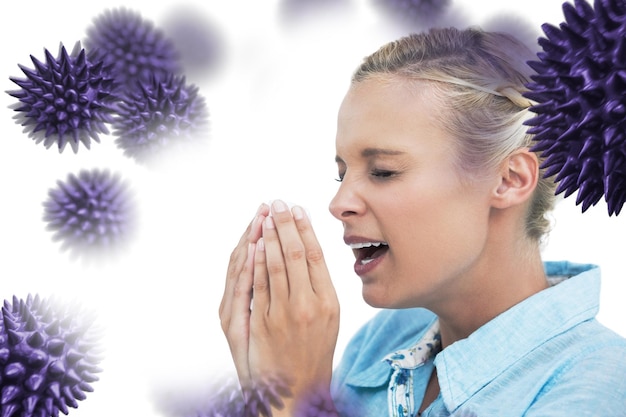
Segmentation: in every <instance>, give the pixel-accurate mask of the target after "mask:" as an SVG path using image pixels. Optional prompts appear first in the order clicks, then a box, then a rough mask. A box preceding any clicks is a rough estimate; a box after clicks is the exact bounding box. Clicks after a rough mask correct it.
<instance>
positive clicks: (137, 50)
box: [85, 7, 179, 89]
mask: <svg viewBox="0 0 626 417" xmlns="http://www.w3.org/2000/svg"><path fill="white" fill-rule="evenodd" d="M85 46H86V47H87V48H88V49H89V50H93V51H94V52H95V53H97V54H98V55H99V56H101V57H102V58H103V59H104V61H105V63H107V64H111V65H113V71H114V75H115V80H116V81H117V82H118V83H119V85H120V86H122V88H124V89H127V88H135V86H136V85H137V81H142V82H150V81H151V80H152V78H153V77H156V78H157V79H163V78H165V77H166V76H167V74H170V73H177V72H178V71H179V63H178V58H179V57H178V52H177V51H176V49H175V47H174V44H173V43H172V41H170V40H169V39H168V38H166V36H165V34H164V32H163V31H162V30H160V29H158V28H157V27H155V25H154V24H153V23H152V22H151V21H149V20H145V19H144V18H143V17H142V16H141V14H139V13H138V12H135V11H133V10H130V9H127V8H125V7H121V8H116V9H107V10H105V11H104V12H103V13H102V14H100V15H99V16H97V17H95V18H94V20H93V24H92V25H91V26H90V27H89V28H88V29H87V37H86V39H85Z"/></svg>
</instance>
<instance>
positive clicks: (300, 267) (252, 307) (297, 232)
mask: <svg viewBox="0 0 626 417" xmlns="http://www.w3.org/2000/svg"><path fill="white" fill-rule="evenodd" d="M270 212H271V215H270ZM219 314H220V321H221V326H222V330H223V331H224V334H225V335H226V338H227V340H228V344H229V347H230V350H231V354H232V356H233V360H234V363H235V368H236V370H237V375H238V378H239V380H240V383H241V385H242V387H245V386H253V385H255V384H259V383H262V382H263V381H277V382H278V383H279V384H280V385H281V386H286V387H287V388H288V391H289V394H288V395H286V392H284V391H283V394H285V396H283V398H281V401H279V402H278V403H275V404H273V410H272V413H273V415H274V416H276V415H277V414H281V413H282V414H284V415H293V413H294V409H295V407H297V406H298V401H306V396H307V395H308V394H311V395H312V394H313V393H314V392H315V393H316V394H318V393H319V392H320V390H321V391H322V392H324V391H328V390H329V386H330V378H331V375H332V362H333V355H334V350H335V345H336V342H337V334H338V331H339V302H338V300H337V295H336V293H335V289H334V287H333V284H332V282H331V279H330V275H329V273H328V268H327V267H326V263H325V260H324V256H323V253H322V250H321V247H320V245H319V243H318V241H317V238H316V237H315V233H314V232H313V229H312V227H311V223H310V221H309V219H308V217H307V216H306V214H305V213H304V211H303V209H302V208H301V207H298V206H296V207H293V209H292V210H289V208H288V207H287V205H286V204H285V203H284V202H282V201H275V202H274V203H272V207H269V206H267V205H265V204H263V205H262V206H261V207H260V208H259V210H258V212H257V215H256V216H255V218H254V220H253V221H252V222H251V223H250V225H249V226H248V228H247V230H246V231H245V233H244V235H243V236H242V237H241V239H240V241H239V243H238V245H237V247H236V248H235V249H234V250H233V252H232V254H231V258H230V263H229V266H228V271H227V277H226V286H225V291H224V296H223V298H222V302H221V304H220V310H219ZM281 402H282V405H281Z"/></svg>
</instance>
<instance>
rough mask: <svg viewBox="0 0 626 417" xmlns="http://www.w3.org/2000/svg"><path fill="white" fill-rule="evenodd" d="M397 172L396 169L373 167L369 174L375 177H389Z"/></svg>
mask: <svg viewBox="0 0 626 417" xmlns="http://www.w3.org/2000/svg"><path fill="white" fill-rule="evenodd" d="M396 174H397V172H396V171H388V170H383V169H373V170H372V171H371V172H370V175H371V176H373V177H377V178H390V177H393V176H395V175H396Z"/></svg>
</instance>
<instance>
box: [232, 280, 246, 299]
mask: <svg viewBox="0 0 626 417" xmlns="http://www.w3.org/2000/svg"><path fill="white" fill-rule="evenodd" d="M249 294H250V288H248V287H247V286H244V285H242V284H241V283H237V284H235V287H234V288H233V297H235V298H239V297H245V296H248V295H249Z"/></svg>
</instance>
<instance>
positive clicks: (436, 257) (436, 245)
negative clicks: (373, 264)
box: [394, 199, 488, 282]
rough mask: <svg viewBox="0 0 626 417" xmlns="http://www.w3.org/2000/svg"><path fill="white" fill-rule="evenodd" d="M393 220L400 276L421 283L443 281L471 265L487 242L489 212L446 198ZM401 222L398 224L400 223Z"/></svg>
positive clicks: (418, 207) (415, 205)
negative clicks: (395, 222) (395, 226)
mask: <svg viewBox="0 0 626 417" xmlns="http://www.w3.org/2000/svg"><path fill="white" fill-rule="evenodd" d="M413 207H415V208H417V210H413V211H412V212H411V214H408V212H407V215H406V216H404V218H402V217H401V216H400V215H398V216H397V217H396V221H397V223H398V228H397V229H396V232H397V236H398V239H397V244H396V245H394V252H396V253H397V256H396V257H395V259H396V261H397V262H398V266H399V267H400V268H401V271H402V273H401V275H402V276H403V277H404V276H406V277H407V279H411V280H417V281H420V282H423V281H431V280H435V281H437V280H440V279H445V276H447V275H451V274H452V275H453V274H455V273H456V272H460V271H462V270H464V269H466V268H467V267H469V266H470V265H471V263H472V262H473V261H475V260H476V259H477V258H478V257H479V256H480V253H481V252H482V249H483V247H484V246H485V243H486V239H487V231H488V225H487V219H488V213H486V212H485V211H484V210H483V209H481V208H479V206H474V207H473V206H471V205H468V204H467V201H463V200H458V201H457V200H455V199H448V200H447V201H442V202H441V203H440V204H436V205H434V206H429V207H421V209H420V206H419V205H417V203H416V204H414V205H413ZM400 219H402V220H400ZM400 223H401V224H400Z"/></svg>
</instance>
